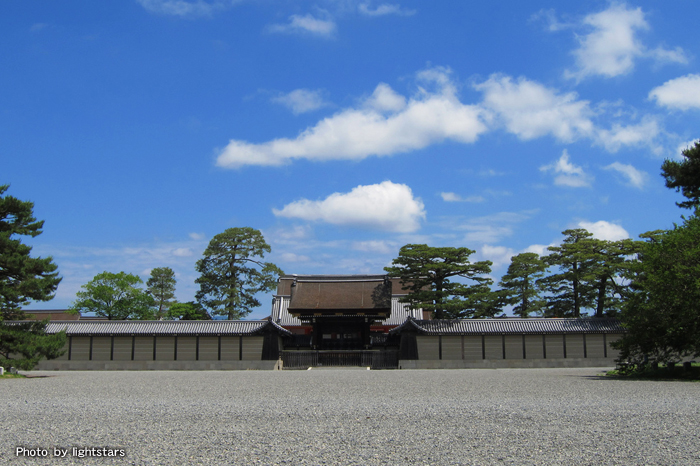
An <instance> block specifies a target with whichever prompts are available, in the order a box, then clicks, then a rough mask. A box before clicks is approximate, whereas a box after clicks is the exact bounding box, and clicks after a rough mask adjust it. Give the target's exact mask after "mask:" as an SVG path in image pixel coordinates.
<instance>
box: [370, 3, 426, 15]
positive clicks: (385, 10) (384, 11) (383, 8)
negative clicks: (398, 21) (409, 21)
mask: <svg viewBox="0 0 700 466" xmlns="http://www.w3.org/2000/svg"><path fill="white" fill-rule="evenodd" d="M358 10H359V11H360V13H362V14H363V15H366V16H384V15H400V16H411V15H413V14H415V13H416V11H415V10H403V9H402V8H401V6H400V5H394V4H389V3H382V4H381V5H378V6H377V7H376V8H374V9H372V8H371V7H370V6H369V3H361V4H360V5H359V7H358Z"/></svg>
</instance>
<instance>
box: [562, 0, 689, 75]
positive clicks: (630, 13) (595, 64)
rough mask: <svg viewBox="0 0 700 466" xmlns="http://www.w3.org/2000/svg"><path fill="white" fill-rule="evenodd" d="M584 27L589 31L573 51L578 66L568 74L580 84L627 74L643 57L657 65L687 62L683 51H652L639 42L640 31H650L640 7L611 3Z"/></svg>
mask: <svg viewBox="0 0 700 466" xmlns="http://www.w3.org/2000/svg"><path fill="white" fill-rule="evenodd" d="M582 25H583V26H584V27H586V28H588V29H589V30H590V32H588V33H587V34H585V35H582V36H580V37H579V38H578V41H579V47H578V48H577V49H576V50H574V52H573V55H574V57H575V58H576V67H575V69H573V70H567V71H566V76H567V77H570V78H574V79H576V80H579V81H580V80H582V79H584V78H587V77H589V76H604V77H608V78H611V77H614V76H619V75H623V74H627V73H629V72H631V71H632V70H633V68H634V64H635V60H636V59H638V58H641V57H647V58H651V59H653V60H655V61H657V62H676V63H687V61H688V59H687V57H686V55H685V53H684V52H683V50H682V49H680V48H676V49H673V50H669V49H665V48H663V47H656V48H654V49H651V50H650V49H648V48H647V47H646V46H645V45H644V44H643V43H642V42H641V41H640V40H639V37H638V34H639V32H640V31H644V30H647V29H649V24H648V23H647V21H646V19H645V18H644V12H643V11H642V9H641V8H629V7H628V6H627V5H625V4H612V5H611V6H610V7H609V8H608V9H606V10H604V11H601V12H599V13H594V14H590V15H588V16H586V17H585V18H584V19H583V24H582Z"/></svg>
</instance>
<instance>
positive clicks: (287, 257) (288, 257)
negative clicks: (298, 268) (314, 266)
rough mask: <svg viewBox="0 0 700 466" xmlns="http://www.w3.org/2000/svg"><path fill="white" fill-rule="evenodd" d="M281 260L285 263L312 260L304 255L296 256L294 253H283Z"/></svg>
mask: <svg viewBox="0 0 700 466" xmlns="http://www.w3.org/2000/svg"><path fill="white" fill-rule="evenodd" d="M280 258H281V259H282V260H283V261H285V262H309V261H310V260H311V258H310V257H309V256H305V255H303V254H294V253H292V252H285V253H283V254H282V255H281V256H280Z"/></svg>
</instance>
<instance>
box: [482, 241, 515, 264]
mask: <svg viewBox="0 0 700 466" xmlns="http://www.w3.org/2000/svg"><path fill="white" fill-rule="evenodd" d="M479 252H480V256H481V257H482V258H483V259H485V260H490V261H491V262H493V267H492V268H494V269H497V268H499V267H502V266H503V265H506V264H510V259H511V258H512V257H513V256H514V255H515V251H514V250H513V249H511V248H507V247H505V246H489V245H488V244H485V245H483V246H482V247H481V248H480V249H479Z"/></svg>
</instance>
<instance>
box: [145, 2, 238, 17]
mask: <svg viewBox="0 0 700 466" xmlns="http://www.w3.org/2000/svg"><path fill="white" fill-rule="evenodd" d="M137 1H138V2H139V3H140V4H141V6H142V7H144V8H145V9H146V10H147V11H150V12H151V13H157V14H162V15H170V16H179V17H181V18H188V17H189V18H194V17H202V16H210V15H211V14H213V13H215V12H216V11H219V10H223V9H225V8H228V7H230V6H231V5H233V4H234V3H237V0H228V1H220V0H216V1H211V2H207V1H204V0H195V1H187V0H137Z"/></svg>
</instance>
